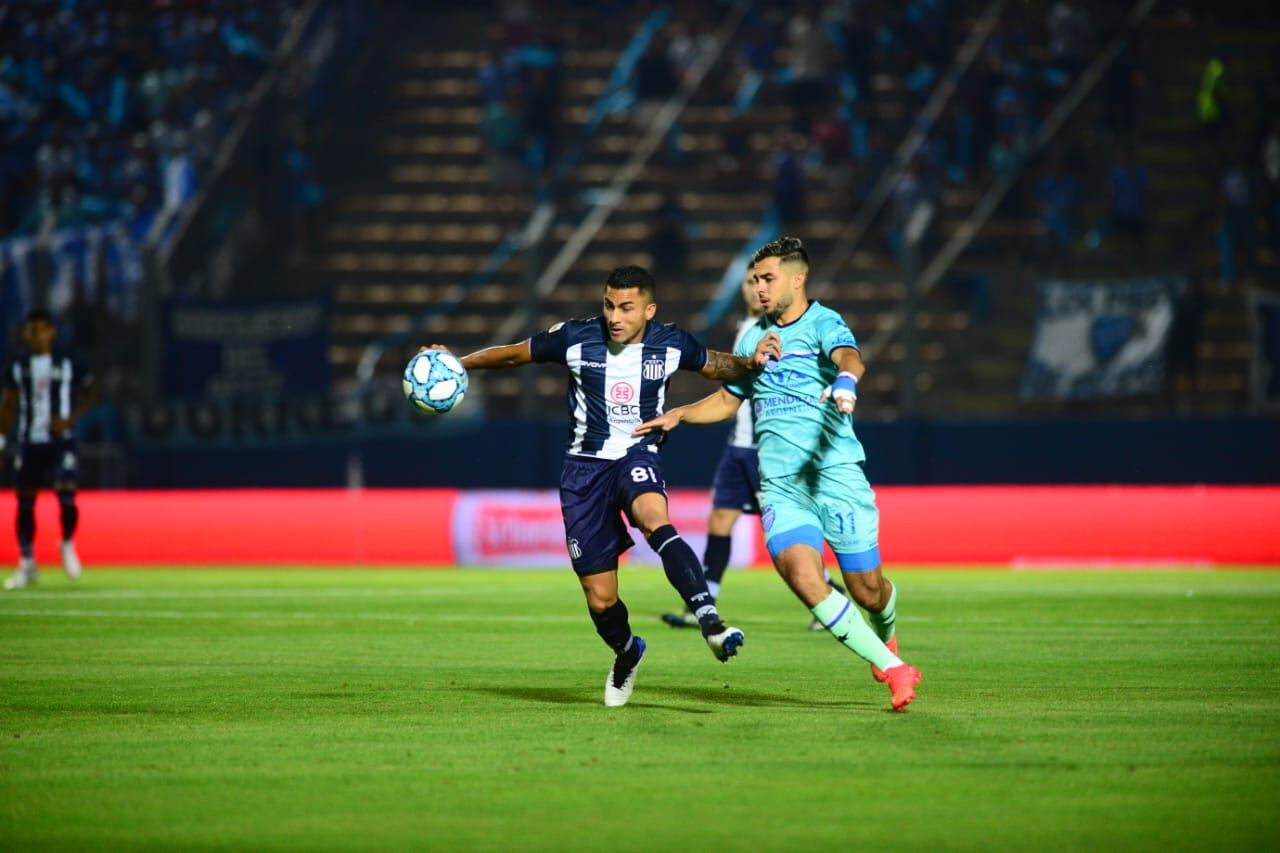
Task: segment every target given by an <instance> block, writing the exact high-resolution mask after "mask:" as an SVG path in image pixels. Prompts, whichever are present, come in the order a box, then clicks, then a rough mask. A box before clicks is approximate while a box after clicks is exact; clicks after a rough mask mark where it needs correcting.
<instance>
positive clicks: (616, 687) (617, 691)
mask: <svg viewBox="0 0 1280 853" xmlns="http://www.w3.org/2000/svg"><path fill="white" fill-rule="evenodd" d="M635 640H636V645H637V646H639V647H640V656H639V657H637V658H636V662H635V663H634V664H632V665H631V668H630V669H628V670H626V671H625V672H619V671H618V661H617V660H616V659H615V660H614V662H613V666H611V667H610V668H609V674H608V675H607V676H605V679H604V704H605V707H607V708H621V707H622V706H623V705H625V704H627V702H628V701H629V700H630V699H631V689H632V688H633V687H635V686H636V670H637V669H639V668H640V662H641V661H642V660H644V650H645V644H644V640H642V639H641V638H640V637H636V638H635Z"/></svg>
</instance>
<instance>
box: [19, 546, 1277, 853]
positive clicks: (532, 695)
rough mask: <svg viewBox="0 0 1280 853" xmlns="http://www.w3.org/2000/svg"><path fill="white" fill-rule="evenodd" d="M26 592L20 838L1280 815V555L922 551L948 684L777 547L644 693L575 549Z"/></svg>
mask: <svg viewBox="0 0 1280 853" xmlns="http://www.w3.org/2000/svg"><path fill="white" fill-rule="evenodd" d="M46 575H47V576H46V577H45V579H44V582H43V584H42V586H41V587H40V588H38V589H36V590H34V591H24V592H21V593H9V594H6V595H4V596H3V597H2V598H0V629H2V630H3V639H2V640H0V849H6V850H12V849H49V850H74V849H90V848H93V849H103V848H126V847H127V848H133V849H137V848H149V849H155V848H169V849H175V848H176V849H185V850H190V849H215V848H238V849H294V850H319V849H334V848H341V849H364V848H367V849H386V848H414V849H428V848H430V849H441V850H463V849H493V850H504V849H505V850H510V849H545V850H570V849H581V850H588V849H589V850H601V849H606V850H664V849H665V850H675V849H688V850H717V851H722V850H823V851H828V850H847V849H886V850H887V849H895V850H899V849H905V850H932V849H940V848H947V849H961V848H968V849H977V848H981V849H986V850H990V849H1006V848H1010V847H1012V848H1023V849H1027V848H1030V849H1044V848H1051V849H1060V848H1075V849H1112V850H1133V849H1144V850H1147V849H1149V850H1157V849H1158V850H1169V849H1246V848H1262V847H1271V848H1272V849H1274V847H1273V845H1274V844H1276V842H1277V840H1280V573H1272V572H1225V571H1222V572H1185V573H1178V572H1124V573H1098V572H1080V573H1076V572H1055V573H1016V572H983V571H976V570H975V571H945V572H929V571H912V572H907V571H900V572H897V573H896V575H893V574H891V576H894V577H896V579H897V580H898V581H899V582H900V590H901V594H900V600H899V622H898V625H899V636H900V638H901V643H902V650H903V653H904V655H905V656H906V657H907V658H908V659H909V660H910V661H912V662H913V663H914V664H916V665H917V666H919V667H920V669H921V670H922V671H923V673H924V682H923V684H922V685H921V687H920V698H919V699H918V700H917V702H915V703H914V704H912V705H911V707H910V709H909V711H908V712H907V713H906V714H893V713H890V712H889V711H888V692H887V690H886V689H885V688H884V687H883V686H881V685H879V684H876V683H875V682H873V681H872V680H871V678H870V676H869V674H868V672H867V667H866V665H865V664H864V663H862V662H861V661H859V660H858V659H856V658H855V657H854V656H853V655H851V654H850V653H849V652H848V651H846V650H845V649H844V648H843V647H841V646H839V645H838V644H837V643H836V642H835V641H833V640H832V639H831V638H830V637H829V636H827V635H826V634H825V633H823V634H813V633H809V632H808V631H806V630H805V627H806V625H807V623H808V614H807V613H806V612H805V611H804V610H803V609H802V608H801V607H800V605H799V604H798V603H797V602H795V601H794V600H793V599H792V598H791V596H790V594H789V593H787V592H786V591H785V590H784V588H783V587H782V584H781V581H780V580H778V579H777V578H776V577H775V576H774V575H773V574H772V573H768V572H750V573H740V572H734V573H731V574H730V575H729V577H728V580H727V583H726V585H725V590H724V596H723V599H722V602H721V604H722V609H723V610H724V612H725V614H726V615H727V616H729V617H730V620H731V621H732V622H733V623H734V624H737V625H739V627H741V628H743V629H744V630H745V631H746V634H747V645H746V647H745V649H744V650H743V653H742V655H741V656H740V657H739V658H737V659H736V660H734V661H733V662H732V663H730V664H728V665H721V664H718V663H716V662H715V661H714V660H713V658H712V657H711V654H710V653H709V652H708V650H707V649H706V647H705V646H704V644H703V643H702V641H701V639H700V638H699V637H698V636H697V634H696V633H695V632H691V631H676V630H672V629H670V628H667V627H665V626H664V625H662V624H660V623H659V622H658V614H659V613H660V612H661V611H662V610H664V609H668V608H670V607H671V606H672V605H674V603H675V601H674V596H673V594H672V593H671V592H670V590H669V588H668V587H667V586H666V583H665V580H664V578H663V577H662V575H661V573H660V572H658V571H654V570H640V569H635V570H632V569H628V570H624V573H623V577H622V585H623V594H624V598H625V600H626V601H627V603H628V606H629V607H630V610H631V614H632V625H633V627H634V628H636V629H637V631H638V632H640V633H642V634H643V635H644V636H645V637H646V638H647V639H648V640H649V641H650V651H649V655H648V656H647V658H646V660H645V664H644V666H643V667H642V668H641V670H640V673H639V677H638V682H637V686H636V692H635V695H634V696H633V699H632V702H631V704H630V705H629V706H627V707H626V708H622V709H616V710H611V709H606V708H604V707H603V706H602V704H601V693H602V688H603V683H604V678H605V673H606V670H607V669H608V666H609V663H610V655H609V653H608V651H607V650H606V649H605V648H604V646H603V645H602V644H601V643H600V641H599V640H598V639H597V637H596V636H595V634H594V632H593V631H592V628H591V624H590V622H589V621H588V619H587V616H586V612H585V605H584V604H583V602H582V596H581V594H580V592H579V591H578V589H577V584H576V583H575V581H574V579H573V577H572V575H571V574H570V573H569V572H567V571H565V572H488V571H458V572H410V571H390V572H387V571H358V572H357V571H297V570H290V571H256V570H234V571H156V570H150V571H101V572H93V571H89V572H87V573H86V575H85V577H84V579H83V580H82V581H81V582H80V583H79V584H78V585H76V586H72V585H70V584H69V583H67V582H66V581H65V580H63V579H62V578H61V577H58V576H56V574H53V573H48V572H46Z"/></svg>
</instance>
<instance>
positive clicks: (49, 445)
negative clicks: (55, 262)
mask: <svg viewBox="0 0 1280 853" xmlns="http://www.w3.org/2000/svg"><path fill="white" fill-rule="evenodd" d="M57 334H58V331H57V328H56V327H55V326H54V324H53V318H52V317H51V316H49V314H48V313H47V312H45V311H32V312H31V313H30V314H28V315H27V319H26V322H24V323H23V325H22V341H23V343H24V344H25V345H26V349H25V351H24V352H23V353H21V354H20V355H18V356H17V357H16V358H14V359H13V360H12V361H11V362H10V363H9V364H8V366H7V367H6V369H5V373H4V391H3V394H0V452H2V451H3V450H4V446H5V443H6V440H7V436H8V434H9V430H11V429H13V423H14V420H15V416H18V417H17V420H18V451H17V453H16V454H15V455H14V459H13V468H14V484H15V487H16V490H17V493H18V518H17V531H18V551H19V552H20V554H21V556H20V558H19V560H18V570H17V571H16V572H14V574H13V576H12V577H10V578H8V579H7V580H6V581H5V582H4V586H5V589H21V588H23V587H26V586H29V585H31V584H34V583H35V582H36V578H37V570H36V558H35V551H34V547H35V537H36V495H37V494H38V493H39V491H40V488H41V487H42V486H47V485H52V486H53V488H54V491H55V492H57V494H58V504H59V505H60V507H61V518H60V521H61V523H62V570H63V571H64V572H66V575H67V577H69V578H70V579H72V580H75V579H76V578H78V577H80V557H79V555H77V554H76V546H75V533H76V524H77V523H78V521H79V519H80V512H79V509H78V508H77V507H76V480H77V476H76V475H77V471H78V465H77V464H76V462H77V453H76V440H75V436H74V435H73V434H72V429H73V428H74V427H75V425H76V422H77V421H79V420H80V417H81V416H82V415H83V414H84V413H85V412H87V411H88V410H89V409H90V408H91V407H92V406H93V404H94V402H95V400H96V395H95V393H94V387H93V377H92V375H91V374H90V373H89V371H88V370H86V369H85V368H84V367H83V365H81V364H79V363H78V362H77V361H76V360H75V359H73V358H72V357H71V356H70V355H69V354H67V353H65V352H63V351H61V350H60V349H56V348H55V347H54V341H55V339H56V338H57Z"/></svg>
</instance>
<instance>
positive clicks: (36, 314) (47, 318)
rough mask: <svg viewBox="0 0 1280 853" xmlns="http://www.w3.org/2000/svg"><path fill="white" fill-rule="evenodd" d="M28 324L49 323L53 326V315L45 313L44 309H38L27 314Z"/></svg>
mask: <svg viewBox="0 0 1280 853" xmlns="http://www.w3.org/2000/svg"><path fill="white" fill-rule="evenodd" d="M27 322H28V323H48V324H49V325H50V326H52V325H53V315H52V314H50V313H49V312H48V311H45V310H44V309H43V308H36V309H34V310H31V311H28V312H27Z"/></svg>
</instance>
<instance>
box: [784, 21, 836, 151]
mask: <svg viewBox="0 0 1280 853" xmlns="http://www.w3.org/2000/svg"><path fill="white" fill-rule="evenodd" d="M787 49H788V53H789V55H790V61H789V64H788V70H789V72H790V83H789V84H788V85H787V94H788V97H789V99H790V101H791V111H792V113H791V128H792V130H794V131H796V132H797V133H801V134H805V135H808V133H809V132H810V130H811V129H812V127H813V122H814V120H815V119H816V117H817V115H818V113H819V112H820V111H821V109H822V107H823V105H824V104H825V103H826V99H827V35H826V33H825V32H824V31H823V28H822V20H821V18H820V16H819V14H818V4H817V3H816V2H812V0H806V2H805V3H803V4H802V5H801V7H800V9H799V11H798V12H796V14H794V15H793V16H792V17H791V20H790V21H788V23H787Z"/></svg>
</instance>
